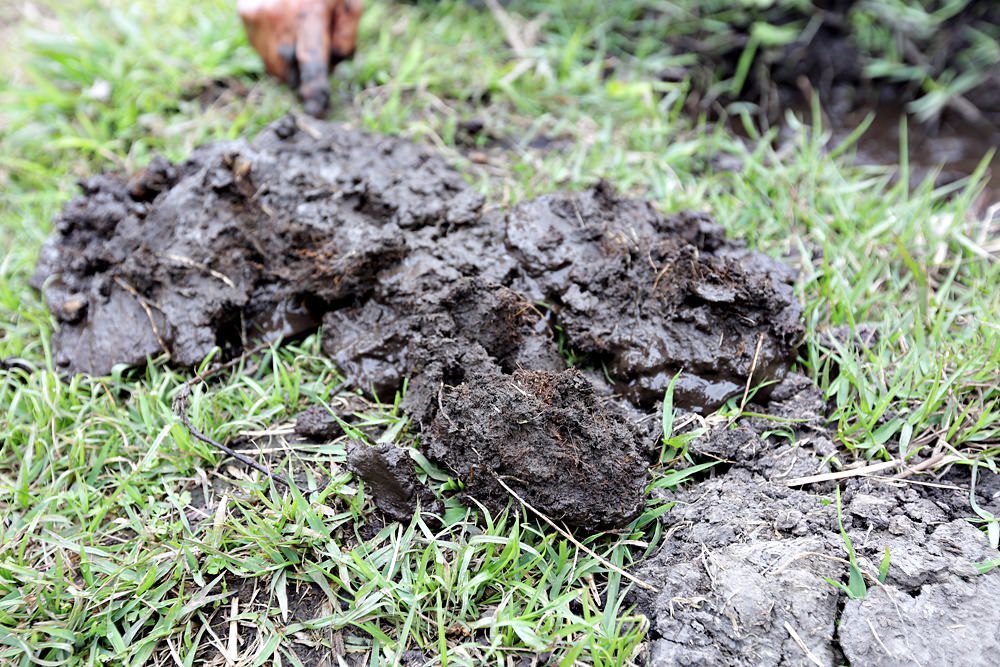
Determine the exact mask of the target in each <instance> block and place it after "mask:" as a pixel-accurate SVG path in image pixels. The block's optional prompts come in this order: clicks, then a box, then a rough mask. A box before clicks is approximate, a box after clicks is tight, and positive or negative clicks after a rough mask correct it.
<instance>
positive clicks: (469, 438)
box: [425, 370, 649, 531]
mask: <svg viewBox="0 0 1000 667" xmlns="http://www.w3.org/2000/svg"><path fill="white" fill-rule="evenodd" d="M425 437H426V439H427V452H428V454H429V455H430V456H431V457H432V458H433V459H434V460H436V461H439V462H440V463H441V464H442V465H444V466H446V467H447V468H448V469H449V470H451V471H452V472H454V473H455V475H456V476H457V477H458V478H459V479H461V480H463V481H464V483H465V493H467V494H468V495H470V496H472V497H473V498H475V499H476V500H478V501H479V502H481V503H483V504H484V505H485V506H486V507H487V508H489V509H490V510H492V511H500V510H502V509H503V508H505V507H506V506H507V505H508V503H510V502H511V496H512V494H511V493H510V491H513V492H514V493H515V494H517V496H518V497H519V498H520V499H521V500H523V501H524V502H525V503H527V504H528V505H530V506H531V507H533V508H535V509H537V510H539V511H541V512H542V513H544V514H545V515H546V516H548V517H549V518H550V519H553V520H555V521H558V522H563V523H565V524H567V525H569V526H575V527H579V528H583V529H586V530H591V531H592V530H599V529H602V528H609V527H615V526H621V525H624V524H626V523H628V522H629V521H630V520H631V519H633V518H635V517H636V516H637V515H638V514H639V512H640V510H641V509H642V507H643V503H644V493H643V492H644V490H645V486H646V482H647V481H648V474H647V470H646V468H647V466H648V463H649V462H648V461H647V460H646V459H645V458H644V457H643V455H642V454H641V452H640V448H639V445H638V444H637V443H636V441H635V438H634V436H633V433H632V430H631V429H630V428H629V426H628V424H627V422H626V419H625V417H624V416H623V415H621V414H618V413H617V412H615V411H614V410H613V409H612V408H611V407H609V406H607V405H605V404H603V403H601V402H600V401H599V400H598V397H597V395H596V393H595V391H594V387H593V385H592V384H591V383H590V381H589V380H587V379H586V378H585V377H584V376H583V375H582V374H581V373H580V372H579V371H574V370H566V371H562V372H561V373H553V372H548V371H515V372H514V374H513V375H502V374H481V375H475V376H473V377H470V378H468V379H467V380H466V381H465V382H463V383H461V384H459V385H457V386H454V387H448V388H445V389H443V390H442V393H441V395H440V407H439V409H438V410H437V414H436V415H435V417H434V419H433V421H432V422H431V423H430V425H429V426H428V427H427V428H426V429H425ZM508 489H509V490H508Z"/></svg>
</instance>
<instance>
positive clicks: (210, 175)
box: [32, 117, 482, 374]
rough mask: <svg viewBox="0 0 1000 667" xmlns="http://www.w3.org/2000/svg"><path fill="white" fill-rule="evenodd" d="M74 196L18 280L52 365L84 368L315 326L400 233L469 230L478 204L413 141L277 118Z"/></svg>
mask: <svg viewBox="0 0 1000 667" xmlns="http://www.w3.org/2000/svg"><path fill="white" fill-rule="evenodd" d="M81 187H82V190H83V194H82V196H80V197H77V198H75V199H74V200H73V201H71V202H70V203H69V204H67V205H66V207H65V208H64V209H63V211H62V213H61V214H60V215H59V217H58V218H57V219H56V223H55V227H56V234H55V235H54V236H53V237H52V238H50V239H49V241H48V242H47V243H46V244H45V246H44V247H43V249H42V252H41V256H40V258H39V262H38V266H37V267H36V270H35V274H34V276H33V279H32V282H33V284H34V285H35V286H36V287H38V288H41V289H43V290H44V292H45V297H46V300H47V303H48V306H49V309H50V311H51V312H52V314H53V315H54V316H55V318H56V320H57V321H58V323H59V327H58V330H57V332H56V334H55V337H54V341H53V343H54V348H55V356H56V363H57V365H58V366H59V367H60V368H61V369H64V370H66V371H69V372H85V373H92V374H104V373H107V372H109V371H110V370H111V368H112V367H113V366H114V365H116V364H126V365H138V364H141V363H143V362H144V361H145V359H146V358H147V357H149V356H154V355H156V354H159V353H160V352H167V353H168V354H169V355H170V358H171V359H172V360H173V361H174V362H175V363H177V364H180V365H183V366H193V365H195V364H198V363H200V362H201V360H202V359H204V358H205V357H206V356H207V355H208V354H209V353H210V352H211V351H212V350H213V349H215V348H216V347H221V348H223V349H224V350H226V351H228V352H230V353H236V352H239V351H240V350H241V349H242V348H243V347H244V346H245V345H246V343H247V342H248V341H249V340H252V339H262V338H263V339H268V338H272V337H277V336H293V335H297V334H300V333H303V332H307V331H310V330H312V329H315V327H316V326H317V325H318V323H319V321H320V319H321V318H322V315H323V313H325V312H326V311H328V310H331V309H334V308H337V307H340V306H343V305H345V304H350V303H353V302H357V301H360V300H364V299H365V298H367V295H368V294H370V293H371V291H372V290H373V288H374V280H373V278H374V276H375V274H376V273H377V272H378V271H379V270H381V269H383V268H385V267H386V266H389V265H392V264H395V263H397V262H399V260H400V259H401V258H402V257H404V256H405V255H406V253H407V242H406V238H405V232H404V230H407V231H413V230H419V229H421V228H424V227H426V226H428V225H430V226H435V225H441V227H442V228H444V227H447V226H459V225H463V224H469V223H471V222H473V221H475V220H476V219H477V216H478V211H479V208H480V207H481V205H482V198H481V197H480V196H479V195H477V194H475V193H474V192H473V191H472V190H471V189H470V188H468V186H466V185H465V183H464V181H462V179H461V177H460V176H459V175H458V174H457V173H455V172H454V171H453V170H452V169H450V168H449V167H448V166H447V165H446V164H445V163H444V162H443V161H442V160H441V159H440V158H437V157H434V156H432V155H430V154H428V153H427V152H426V151H425V150H423V149H421V148H419V147H417V146H416V145H414V144H412V143H409V142H406V141H402V140H398V139H393V138H389V137H377V136H374V135H369V134H365V133H361V132H355V131H350V130H347V129H344V128H342V127H340V126H337V125H333V124H328V123H318V122H312V121H307V120H305V119H295V118H292V117H287V118H284V119H282V120H280V121H277V122H276V123H274V124H272V125H271V126H269V127H268V128H267V129H265V130H264V131H263V132H261V134H260V135H259V136H258V137H257V138H256V139H255V140H254V141H253V142H246V141H243V140H239V141H232V142H222V143H215V144H209V145H206V146H202V147H200V148H198V149H196V150H195V151H194V154H193V155H192V156H191V157H190V158H189V159H188V160H187V161H185V162H184V163H182V164H179V165H176V166H175V165H171V164H169V163H168V162H166V161H165V160H158V161H155V162H153V164H152V165H151V166H150V168H148V169H146V170H145V171H144V172H142V173H140V174H139V175H138V176H136V177H134V178H132V179H131V180H128V179H126V178H123V177H118V176H109V175H105V176H98V177H96V178H93V179H90V180H88V181H84V182H83V183H82V184H81Z"/></svg>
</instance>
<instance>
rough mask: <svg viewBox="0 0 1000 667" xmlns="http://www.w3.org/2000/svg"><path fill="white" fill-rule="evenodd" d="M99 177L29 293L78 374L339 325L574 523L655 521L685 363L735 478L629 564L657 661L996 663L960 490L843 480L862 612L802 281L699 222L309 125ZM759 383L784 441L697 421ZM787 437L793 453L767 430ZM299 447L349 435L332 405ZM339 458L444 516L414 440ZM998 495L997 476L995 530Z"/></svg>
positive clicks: (343, 337)
mask: <svg viewBox="0 0 1000 667" xmlns="http://www.w3.org/2000/svg"><path fill="white" fill-rule="evenodd" d="M82 189H83V193H82V195H80V196H79V197H77V198H76V199H74V200H73V201H72V202H70V203H69V204H68V205H67V206H66V207H65V209H64V210H63V212H62V213H61V215H60V216H59V218H58V219H57V221H56V232H55V234H54V235H53V236H52V238H51V239H50V240H49V241H48V242H47V243H46V245H45V247H44V249H43V251H42V253H41V256H40V259H39V263H38V267H37V270H36V273H35V275H34V278H33V282H34V284H35V285H36V286H37V287H38V288H40V289H42V290H43V291H44V293H45V297H46V299H47V303H48V305H49V307H50V310H51V312H52V314H53V316H54V317H55V319H56V320H57V322H58V330H57V332H56V333H55V335H54V338H53V348H54V355H55V359H56V361H57V364H58V365H59V367H60V368H61V369H63V370H65V371H66V372H87V373H94V374H103V373H107V372H109V371H110V370H111V369H112V368H114V367H115V366H116V365H119V364H124V365H132V366H134V365H140V364H142V363H145V361H146V359H147V358H149V357H152V356H156V355H160V354H167V355H169V358H170V359H171V360H172V362H173V363H175V364H177V365H181V366H192V365H195V364H198V363H200V362H201V361H202V359H203V358H204V357H205V356H206V355H207V354H209V353H211V352H212V351H213V350H214V349H216V348H221V349H222V352H223V354H224V355H230V356H231V355H235V354H238V353H240V352H241V351H243V350H245V349H247V348H248V347H249V346H251V345H253V344H255V343H256V342H258V341H261V340H271V339H274V338H276V337H291V336H297V335H302V334H304V333H307V332H310V331H313V330H314V329H315V328H316V327H317V326H318V325H319V324H320V323H322V324H323V348H324V350H325V352H326V353H327V354H328V355H330V356H331V357H332V358H333V359H334V360H335V361H336V363H337V364H338V366H339V368H340V369H341V370H342V372H343V374H344V376H345V377H346V378H347V380H348V382H349V383H350V384H351V385H353V386H354V387H355V388H356V389H358V390H361V391H363V392H365V393H370V394H374V395H376V396H378V397H381V398H383V399H391V398H392V397H393V396H394V395H395V393H396V392H399V391H401V390H402V389H403V387H404V381H405V382H406V389H405V393H404V395H403V401H402V407H403V409H404V410H405V411H406V412H407V414H408V415H409V416H410V418H411V420H412V424H413V427H414V429H415V430H416V431H417V432H418V433H419V434H420V440H421V443H422V444H421V450H422V453H423V455H424V456H426V457H427V458H428V459H429V460H431V461H432V462H433V463H435V464H437V465H439V466H441V467H443V468H444V469H446V470H447V471H449V473H451V474H452V475H454V476H455V477H456V478H457V479H458V480H459V481H460V482H461V487H462V491H461V492H460V497H461V498H462V499H463V500H467V501H469V502H472V501H476V502H477V503H481V504H483V505H484V506H485V507H487V508H488V509H490V510H494V511H499V510H502V509H503V508H505V507H506V506H507V505H508V504H509V503H511V502H512V499H513V498H516V499H517V502H523V503H525V504H527V505H530V506H531V507H532V508H534V510H536V511H538V512H541V513H543V514H544V515H545V516H547V517H549V518H551V519H552V520H554V521H560V522H561V523H564V524H566V525H567V526H570V527H573V528H575V529H577V530H579V531H581V532H583V533H586V532H593V531H596V530H602V529H607V528H615V527H621V526H624V525H626V524H628V523H629V522H630V521H631V520H632V519H633V518H634V517H635V516H637V514H638V513H639V511H640V510H641V509H642V507H643V506H644V503H645V502H646V499H647V498H646V492H645V487H646V484H647V481H648V473H647V469H648V466H649V465H650V464H651V463H653V462H654V461H655V459H656V455H657V454H658V452H659V448H660V434H659V433H658V431H657V428H658V424H659V418H658V412H657V411H658V409H659V406H658V404H657V402H658V401H659V400H662V397H663V395H664V392H665V390H666V389H667V387H668V385H669V382H670V380H671V379H672V378H674V377H675V376H676V375H677V373H678V372H680V373H681V374H680V377H679V380H678V382H677V385H676V387H675V395H674V401H675V405H677V406H679V407H680V408H682V409H683V410H684V411H685V412H686V413H690V414H689V415H686V416H685V415H682V416H681V417H680V418H679V419H678V421H677V423H681V422H682V420H683V421H684V422H685V423H687V424H688V425H689V426H688V427H689V428H690V427H691V425H692V424H695V423H699V422H704V424H705V427H706V431H705V433H704V434H703V435H701V436H700V437H698V438H697V439H696V440H695V441H694V442H693V443H692V444H691V454H692V457H694V459H695V460H698V461H709V460H716V461H719V463H718V465H716V466H715V467H714V468H713V469H712V471H711V474H710V476H709V477H708V478H706V479H703V480H701V481H699V482H698V483H696V484H692V485H689V486H688V487H686V488H684V489H683V490H680V491H677V492H675V493H673V494H670V495H669V498H668V499H669V500H671V501H673V502H674V503H675V506H674V507H673V509H671V511H670V512H669V513H668V514H667V515H665V526H664V530H665V534H666V537H665V539H664V543H663V546H662V547H661V549H660V551H659V552H658V553H657V554H656V555H654V556H653V557H652V558H650V559H649V560H647V561H646V562H645V563H644V564H643V565H642V566H641V570H640V571H639V573H638V574H639V575H640V576H642V577H643V578H644V579H646V580H648V581H649V582H650V583H652V584H654V585H655V586H656V587H657V588H658V589H659V593H658V594H649V593H646V592H643V591H639V592H641V593H642V595H639V594H636V595H635V598H634V602H635V604H637V605H638V607H639V609H640V610H641V611H643V612H644V613H646V614H647V615H648V616H649V617H650V619H651V620H652V624H651V629H650V640H651V643H650V649H651V650H650V654H651V656H652V661H653V662H654V664H663V665H667V664H684V665H702V664H704V665H709V664H713V665H714V664H774V665H779V664H821V665H826V664H830V665H833V664H840V663H845V662H852V663H854V664H884V665H896V664H899V665H902V664H914V663H922V664H935V663H941V662H947V661H948V658H949V657H950V656H951V655H952V654H950V653H948V652H949V651H951V650H953V649H952V648H951V647H954V646H960V647H962V652H963V662H964V663H968V664H985V663H986V660H987V659H988V657H989V656H990V655H995V653H996V650H997V649H998V648H1000V647H998V646H997V643H998V640H997V637H998V636H1000V633H998V630H1000V613H998V612H997V611H995V605H993V604H992V600H995V599H996V594H997V593H1000V581H998V577H1000V575H998V574H997V573H996V571H992V572H988V573H986V574H982V575H980V574H979V570H978V569H977V568H976V566H975V564H976V563H982V562H986V561H989V560H991V559H994V558H996V557H997V554H996V551H995V550H992V549H990V547H989V546H988V545H987V543H986V539H985V537H984V535H983V533H981V532H980V531H979V530H978V529H977V528H976V527H975V526H973V525H972V524H971V523H969V522H968V521H965V520H964V518H965V517H966V516H968V515H969V514H970V513H971V512H970V510H969V505H968V492H967V491H956V490H955V488H958V487H961V486H962V485H963V484H965V485H966V487H967V482H966V481H962V480H957V482H956V480H945V482H946V483H945V485H944V487H936V486H923V485H919V484H906V483H901V482H894V483H889V482H887V481H885V480H872V479H864V480H862V481H857V480H853V481H847V482H845V483H844V487H843V491H844V493H843V502H844V505H843V511H842V515H843V523H844V526H845V529H846V530H847V531H848V533H849V534H850V536H851V538H852V540H853V544H854V546H855V548H856V550H857V554H858V558H859V561H860V563H861V567H862V569H863V571H865V572H866V573H868V574H869V575H871V577H870V578H871V581H870V582H869V586H868V588H869V594H868V596H867V597H866V598H865V599H849V598H848V596H847V595H846V594H845V593H844V592H843V591H841V590H839V589H837V588H835V587H834V586H833V585H831V584H830V583H828V582H827V581H826V579H827V578H829V579H831V580H833V581H840V582H846V581H847V572H848V566H847V564H846V550H845V544H844V541H843V540H842V538H841V535H840V532H839V529H838V523H837V512H836V508H835V506H834V505H833V504H832V497H833V495H832V494H833V491H834V489H833V487H832V485H831V484H830V483H826V485H823V484H820V485H813V486H806V487H803V488H798V487H792V486H789V485H788V484H787V482H788V480H790V479H792V478H795V477H801V476H805V475H810V474H815V473H817V472H824V471H827V470H829V469H830V467H829V466H830V461H831V460H833V459H834V458H835V456H836V454H837V448H836V447H835V446H834V444H833V442H832V436H831V434H830V433H829V432H828V431H827V430H826V426H825V423H826V420H825V418H824V412H825V402H824V399H823V397H822V395H821V394H819V393H818V391H817V390H816V389H815V387H813V385H812V384H811V383H810V382H809V381H808V380H806V379H805V378H802V377H800V376H797V375H795V374H790V372H789V367H790V364H791V362H792V361H793V360H794V358H795V354H796V349H797V346H798V344H799V342H800V339H801V334H802V328H801V324H800V315H801V310H800V307H799V304H798V303H797V301H796V299H795V298H794V295H793V293H792V287H791V285H792V283H793V280H794V275H793V274H792V273H791V272H790V271H789V270H788V269H787V268H786V267H785V266H783V265H782V264H780V263H779V262H776V261H774V260H772V259H770V258H768V257H766V256H764V255H761V254H759V253H754V252H751V251H748V250H747V249H746V248H745V247H743V246H742V245H741V244H740V243H738V242H736V241H733V240H730V239H727V238H725V236H724V235H723V233H722V230H721V228H720V227H719V226H718V225H716V224H715V223H714V222H712V220H711V219H710V218H708V217H707V216H704V215H701V214H689V213H681V214H675V215H672V216H666V217H664V216H663V215H661V214H659V213H658V212H657V211H656V210H655V209H654V208H653V207H652V206H651V205H650V204H649V203H647V202H644V201H640V200H635V199H629V198H625V197H623V196H621V195H620V194H618V193H617V192H615V191H614V190H613V189H612V188H611V187H610V186H608V185H607V184H603V183H602V184H598V185H596V186H594V187H592V188H590V189H588V190H585V191H583V192H578V193H562V194H553V195H547V196H544V197H540V198H538V199H534V200H531V201H527V202H524V203H522V204H519V205H517V206H515V207H513V208H511V209H509V210H491V209H490V208H489V207H488V206H487V203H486V202H485V201H484V199H483V198H482V197H481V196H480V195H478V194H476V193H475V192H474V191H473V190H472V189H471V188H470V187H469V186H468V185H466V183H465V182H464V180H463V179H462V178H461V176H460V175H459V174H457V173H456V172H455V171H453V170H452V169H451V168H450V167H449V166H448V165H447V164H445V163H444V162H443V161H442V160H441V159H439V158H438V157H436V156H434V155H432V154H430V153H429V152H428V151H427V150H425V149H423V148H421V147H418V146H416V145H414V144H411V143H409V142H406V141H402V140H399V139H394V138H389V137H377V136H373V135H368V134H364V133H361V132H357V131H353V130H349V129H346V128H343V127H340V126H336V125H332V124H326V123H321V122H318V121H315V120H311V119H305V118H298V117H286V118H284V119H282V120H280V121H277V122H276V123H274V124H272V125H271V126H269V127H268V128H267V129H265V130H264V131H263V132H262V133H261V134H260V135H259V136H258V137H257V138H256V139H254V140H253V141H235V142H227V143H219V144H212V145H208V146H203V147H201V148H199V149H197V150H196V151H195V152H194V153H193V154H192V156H191V158H190V159H189V160H187V161H185V162H183V163H181V164H176V165H175V164H170V163H168V162H166V161H164V160H156V161H154V162H153V163H152V164H151V165H150V167H149V168H147V169H146V170H145V171H143V172H141V173H140V174H137V175H134V176H132V177H125V176H118V175H104V176H98V177H96V178H93V179H90V180H88V181H85V182H84V183H83V184H82ZM568 353H572V355H573V356H574V357H575V358H576V359H577V360H578V362H580V365H581V367H583V368H585V369H590V370H582V371H581V370H578V369H568V368H567V363H566V361H565V359H566V358H567V356H568ZM748 378H749V380H750V382H751V383H752V384H758V383H761V382H763V381H770V382H771V384H770V386H769V391H767V392H758V393H757V394H755V395H754V400H755V401H757V402H758V403H760V404H759V405H757V404H755V405H753V406H751V409H750V412H754V413H758V414H767V415H771V416H772V417H777V418H778V419H779V421H778V422H777V423H778V424H779V425H780V426H781V428H776V422H775V421H774V420H773V419H763V418H752V419H743V420H740V421H739V422H738V423H736V424H728V423H718V422H717V421H716V419H717V418H715V417H709V418H708V420H707V421H705V420H704V417H703V416H701V415H704V414H707V413H710V412H712V411H713V410H714V409H715V408H717V407H718V406H720V405H721V404H722V403H723V402H724V401H726V400H727V399H729V398H731V397H733V396H739V395H740V394H742V392H743V389H744V387H745V386H746V385H747V382H748ZM699 413H700V414H699ZM337 416H338V417H339V418H344V419H349V418H350V415H349V414H347V413H344V414H338V415H337ZM789 429H794V433H792V434H791V435H793V436H794V440H792V442H795V443H796V444H795V445H794V446H793V445H790V444H788V442H789V440H788V439H786V438H784V437H782V436H779V435H775V432H776V431H779V430H789ZM297 430H298V432H299V434H300V435H301V436H302V437H305V438H309V439H313V440H330V439H334V438H337V437H339V436H341V435H342V431H341V429H340V422H339V421H338V420H337V419H335V418H334V415H333V414H332V413H331V412H330V411H328V410H327V409H326V407H325V406H318V407H317V408H314V409H311V410H309V411H307V412H306V413H303V415H301V416H300V419H299V420H298V424H297ZM347 465H348V466H349V467H350V469H352V470H353V471H354V472H355V473H356V474H357V475H358V476H359V477H361V478H362V479H363V480H364V481H365V483H366V488H367V489H368V490H369V492H370V496H371V497H372V499H373V501H374V502H375V504H376V506H377V507H378V508H379V509H380V510H381V511H382V512H383V513H384V514H385V516H386V517H387V518H388V519H395V520H404V521H405V520H406V519H407V518H409V516H410V515H411V514H412V512H413V511H414V510H415V509H416V508H417V507H419V508H420V510H421V511H423V512H429V513H438V512H440V510H441V507H442V506H441V504H440V500H439V498H437V497H436V496H435V494H434V493H432V492H431V491H430V490H429V489H427V488H426V487H424V486H423V485H422V484H421V483H420V478H419V476H418V474H417V472H416V470H415V468H414V464H413V458H412V457H411V456H410V451H409V450H406V449H404V448H400V447H397V446H395V445H389V444H379V445H375V446H368V445H365V444H360V443H354V444H351V445H350V448H349V451H348V461H347ZM997 488H1000V487H998V485H997V484H996V483H995V480H993V479H992V478H991V480H990V481H988V482H986V481H984V482H983V483H981V484H980V487H979V496H980V498H979V502H980V504H981V505H983V506H984V507H986V508H990V509H991V510H992V511H994V512H996V501H997V497H996V495H995V492H996V490H997ZM991 490H992V495H991ZM886 547H888V548H889V550H890V554H891V566H890V569H889V574H888V578H887V579H886V581H885V583H884V584H883V583H878V582H877V581H875V580H874V579H875V575H874V573H876V572H877V570H878V564H879V563H880V562H881V559H882V556H883V554H884V551H885V548H886ZM966 654H967V655H966Z"/></svg>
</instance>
